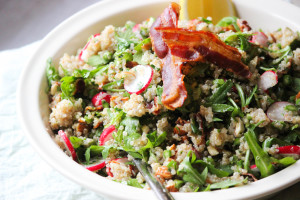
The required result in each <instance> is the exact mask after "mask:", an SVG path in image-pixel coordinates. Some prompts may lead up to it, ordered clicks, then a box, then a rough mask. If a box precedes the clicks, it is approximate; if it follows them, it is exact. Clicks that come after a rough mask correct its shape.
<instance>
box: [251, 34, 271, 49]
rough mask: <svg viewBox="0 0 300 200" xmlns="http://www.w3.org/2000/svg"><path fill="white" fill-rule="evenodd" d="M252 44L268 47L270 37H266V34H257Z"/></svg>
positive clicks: (253, 37)
mask: <svg viewBox="0 0 300 200" xmlns="http://www.w3.org/2000/svg"><path fill="white" fill-rule="evenodd" d="M250 42H252V43H254V44H257V45H260V46H263V47H267V46H268V36H266V34H265V33H263V32H255V33H254V35H253V36H252V39H251V40H250Z"/></svg>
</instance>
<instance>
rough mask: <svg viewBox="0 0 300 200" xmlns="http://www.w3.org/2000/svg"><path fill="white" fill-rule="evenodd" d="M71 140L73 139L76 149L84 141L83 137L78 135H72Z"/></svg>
mask: <svg viewBox="0 0 300 200" xmlns="http://www.w3.org/2000/svg"><path fill="white" fill-rule="evenodd" d="M70 141H71V143H72V145H73V147H74V149H77V148H78V147H80V145H82V143H83V140H82V139H81V138H78V137H75V136H71V137H70Z"/></svg>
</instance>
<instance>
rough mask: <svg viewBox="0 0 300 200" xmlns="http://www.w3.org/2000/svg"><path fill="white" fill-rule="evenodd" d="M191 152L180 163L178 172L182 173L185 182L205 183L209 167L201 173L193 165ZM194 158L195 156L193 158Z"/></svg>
mask: <svg viewBox="0 0 300 200" xmlns="http://www.w3.org/2000/svg"><path fill="white" fill-rule="evenodd" d="M190 154H191V153H190V152H189V153H188V155H187V156H186V157H185V158H184V160H183V161H182V162H181V163H180V165H179V167H178V170H177V174H178V175H181V176H182V177H183V180H184V181H185V182H191V183H194V184H197V185H200V186H202V185H204V183H205V180H206V177H207V172H208V169H207V167H206V168H205V169H204V170H203V171H202V173H201V174H200V173H199V172H198V171H197V170H196V169H195V168H194V167H193V166H192V163H191V161H190ZM191 160H193V158H192V159H191Z"/></svg>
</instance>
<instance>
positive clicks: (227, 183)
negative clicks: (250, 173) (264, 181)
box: [210, 179, 247, 190]
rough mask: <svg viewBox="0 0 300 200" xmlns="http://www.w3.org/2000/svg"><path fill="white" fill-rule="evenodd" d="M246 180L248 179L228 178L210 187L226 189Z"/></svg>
mask: <svg viewBox="0 0 300 200" xmlns="http://www.w3.org/2000/svg"><path fill="white" fill-rule="evenodd" d="M244 181H247V179H245V180H231V179H227V180H225V181H221V182H218V183H213V184H211V185H210V189H211V190H214V189H224V188H229V187H232V186H235V185H238V184H241V183H243V182H244Z"/></svg>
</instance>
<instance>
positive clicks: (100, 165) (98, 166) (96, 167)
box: [85, 160, 105, 172]
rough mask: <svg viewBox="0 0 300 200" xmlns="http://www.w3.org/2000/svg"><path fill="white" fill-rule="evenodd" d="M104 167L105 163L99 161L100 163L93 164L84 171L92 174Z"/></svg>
mask: <svg viewBox="0 0 300 200" xmlns="http://www.w3.org/2000/svg"><path fill="white" fill-rule="evenodd" d="M104 167H105V161H103V160H101V161H100V162H97V163H94V164H92V165H89V166H85V168H86V169H88V170H90V171H92V172H94V171H98V170H100V169H102V168H104Z"/></svg>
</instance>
